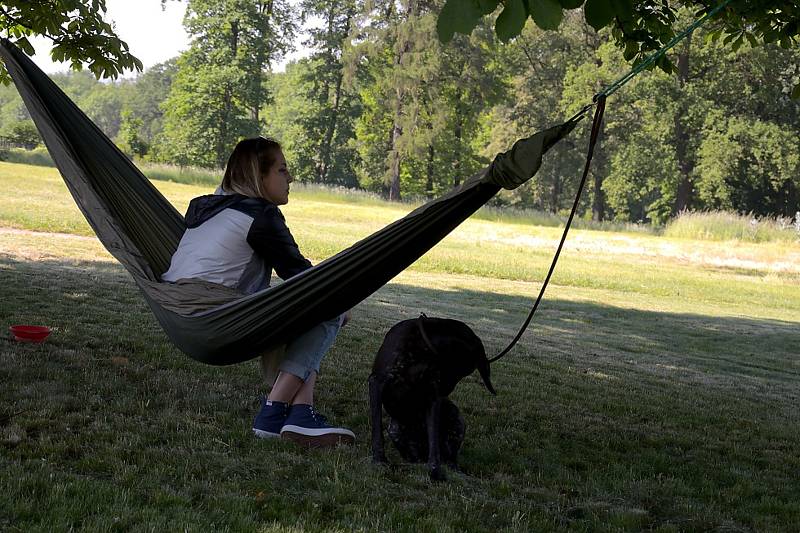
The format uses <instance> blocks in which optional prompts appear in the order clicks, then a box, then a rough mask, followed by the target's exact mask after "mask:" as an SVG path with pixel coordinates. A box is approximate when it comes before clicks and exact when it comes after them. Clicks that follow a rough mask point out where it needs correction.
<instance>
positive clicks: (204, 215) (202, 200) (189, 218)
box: [186, 194, 248, 228]
mask: <svg viewBox="0 0 800 533" xmlns="http://www.w3.org/2000/svg"><path fill="white" fill-rule="evenodd" d="M247 199H248V197H247V196H245V195H243V194H207V195H205V196H198V197H197V198H194V199H192V201H191V202H189V209H187V210H186V227H187V228H196V227H197V226H199V225H200V224H202V223H203V222H205V221H206V220H208V219H209V218H211V217H213V216H214V215H216V214H218V213H219V212H220V211H223V210H225V209H227V208H229V207H231V206H233V205H235V204H238V203H239V202H241V201H242V200H247Z"/></svg>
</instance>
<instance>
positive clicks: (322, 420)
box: [310, 405, 328, 424]
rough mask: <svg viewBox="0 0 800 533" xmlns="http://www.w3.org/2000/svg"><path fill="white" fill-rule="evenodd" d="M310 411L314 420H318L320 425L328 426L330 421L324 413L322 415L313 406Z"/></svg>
mask: <svg viewBox="0 0 800 533" xmlns="http://www.w3.org/2000/svg"><path fill="white" fill-rule="evenodd" d="M310 411H311V417H312V418H313V419H314V420H316V421H317V422H319V423H320V424H327V422H328V419H327V418H325V415H323V414H322V413H320V412H318V411H317V410H316V409H314V406H313V405H312V406H311V409H310Z"/></svg>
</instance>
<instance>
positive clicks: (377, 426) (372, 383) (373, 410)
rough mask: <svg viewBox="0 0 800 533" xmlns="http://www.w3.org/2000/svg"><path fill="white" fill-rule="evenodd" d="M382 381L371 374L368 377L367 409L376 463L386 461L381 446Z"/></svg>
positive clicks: (373, 456) (373, 458)
mask: <svg viewBox="0 0 800 533" xmlns="http://www.w3.org/2000/svg"><path fill="white" fill-rule="evenodd" d="M382 392H383V382H382V381H380V380H378V378H377V377H376V376H375V375H374V374H373V375H371V376H370V377H369V411H370V420H371V422H372V460H373V461H374V462H376V463H386V462H388V461H387V460H386V453H385V451H384V448H383V402H382V400H381V393H382Z"/></svg>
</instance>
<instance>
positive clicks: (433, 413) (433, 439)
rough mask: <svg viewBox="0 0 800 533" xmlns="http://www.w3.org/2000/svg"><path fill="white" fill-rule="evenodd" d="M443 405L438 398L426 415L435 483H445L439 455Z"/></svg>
mask: <svg viewBox="0 0 800 533" xmlns="http://www.w3.org/2000/svg"><path fill="white" fill-rule="evenodd" d="M441 403H442V400H441V398H439V397H438V396H437V398H436V399H435V400H434V401H433V403H431V406H430V407H429V408H428V412H427V414H426V422H427V424H428V468H429V470H430V476H431V479H432V480H434V481H443V480H444V479H445V475H444V471H443V470H442V465H441V457H440V454H439V430H440V428H439V425H440V422H441V420H440V419H441V417H440V412H441Z"/></svg>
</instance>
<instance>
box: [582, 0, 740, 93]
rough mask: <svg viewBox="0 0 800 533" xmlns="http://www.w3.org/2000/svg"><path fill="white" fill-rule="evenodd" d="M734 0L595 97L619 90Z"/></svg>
mask: <svg viewBox="0 0 800 533" xmlns="http://www.w3.org/2000/svg"><path fill="white" fill-rule="evenodd" d="M732 1H733V0H725V1H724V2H722V3H721V4H720V5H718V6H717V7H715V8H714V9H712V10H711V11H709V12H708V13H706V14H705V16H703V17H702V18H700V19H698V20H696V21H694V23H692V24H691V25H690V26H689V27H688V28H686V29H685V30H683V31H682V32H681V33H679V34H678V35H676V36H675V37H673V38H672V40H671V41H670V42H668V43H667V44H666V45H665V46H664V47H663V48H661V50H659V51H657V52H654V53H653V54H651V55H650V57H648V58H647V59H645V60H644V61H642V62H641V63H639V64H638V65H636V66H635V67H634V68H633V69H632V70H631V71H630V72H628V73H627V74H626V75H624V76H623V77H621V78H620V79H618V80H617V81H615V82H614V83H612V84H611V85H609V86H608V87H606V88H605V89H603V90H602V91H600V92H599V93H597V94H596V95H595V96H594V99H595V100H597V99H598V98H599V97H600V96H606V97H607V96H610V95H612V94H614V93H615V92H616V91H617V89H619V88H620V87H622V86H623V85H625V84H626V83H628V82H629V81H630V80H631V79H632V78H633V77H634V76H636V75H637V74H639V73H640V72H642V71H643V70H645V69H646V68H648V67H649V66H650V65H652V64H653V63H655V62H656V61H658V60H659V59H660V58H661V57H663V56H664V54H666V53H667V50H669V49H670V48H672V47H673V46H675V45H676V44H678V43H679V42H680V41H682V40H683V39H685V38H686V36H687V35H689V34H690V33H692V32H693V31H694V30H696V29H697V28H698V26H700V25H702V24H703V23H705V21H706V20H708V19H709V18H711V17H713V16H714V15H716V14H717V13H719V12H720V10H722V8H724V7H725V6H727V5H728V4H730V3H731V2H732Z"/></svg>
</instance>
